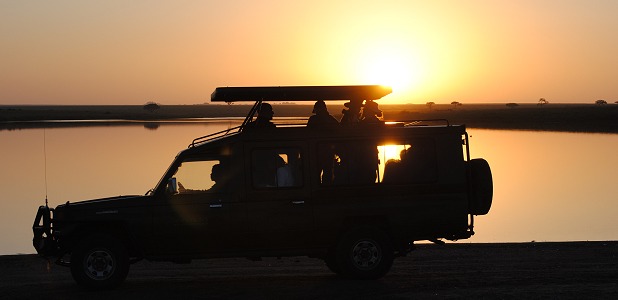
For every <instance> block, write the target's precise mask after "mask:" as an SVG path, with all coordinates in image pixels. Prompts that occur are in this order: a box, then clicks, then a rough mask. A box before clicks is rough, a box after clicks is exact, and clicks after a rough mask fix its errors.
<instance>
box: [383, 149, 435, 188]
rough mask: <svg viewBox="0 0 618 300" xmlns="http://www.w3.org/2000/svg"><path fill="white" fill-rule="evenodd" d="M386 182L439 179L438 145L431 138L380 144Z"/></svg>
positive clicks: (422, 181)
mask: <svg viewBox="0 0 618 300" xmlns="http://www.w3.org/2000/svg"><path fill="white" fill-rule="evenodd" d="M378 149H380V155H381V157H383V159H382V160H383V161H385V163H384V165H383V166H382V165H381V171H382V174H383V176H382V180H381V182H384V183H426V182H432V181H435V180H436V179H437V175H438V174H437V162H436V147H435V143H434V141H433V140H431V139H417V140H412V141H409V142H408V143H405V144H398V145H382V146H379V147H378Z"/></svg>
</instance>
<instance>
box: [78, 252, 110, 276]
mask: <svg viewBox="0 0 618 300" xmlns="http://www.w3.org/2000/svg"><path fill="white" fill-rule="evenodd" d="M84 269H85V271H86V275H88V277H90V278H92V279H94V280H105V279H108V278H110V277H111V276H112V274H114V270H115V269H116V261H115V260H114V256H113V255H112V254H111V253H110V252H109V251H107V250H94V251H91V252H90V253H89V254H88V255H87V256H86V257H85V258H84Z"/></svg>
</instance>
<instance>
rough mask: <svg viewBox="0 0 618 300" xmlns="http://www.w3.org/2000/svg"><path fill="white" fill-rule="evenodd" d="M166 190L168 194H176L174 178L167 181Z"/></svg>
mask: <svg viewBox="0 0 618 300" xmlns="http://www.w3.org/2000/svg"><path fill="white" fill-rule="evenodd" d="M166 190H167V192H168V193H169V194H172V195H174V194H178V182H177V181H176V177H172V178H170V179H168V180H167V188H166Z"/></svg>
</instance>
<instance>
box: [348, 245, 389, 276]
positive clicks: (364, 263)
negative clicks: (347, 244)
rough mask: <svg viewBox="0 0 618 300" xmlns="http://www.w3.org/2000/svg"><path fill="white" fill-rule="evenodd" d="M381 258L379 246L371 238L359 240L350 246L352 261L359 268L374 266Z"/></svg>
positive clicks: (366, 268) (368, 268) (371, 267)
mask: <svg viewBox="0 0 618 300" xmlns="http://www.w3.org/2000/svg"><path fill="white" fill-rule="evenodd" d="M380 260H382V251H381V250H380V246H379V245H378V243H376V242H375V241H373V240H360V241H358V242H356V244H355V245H354V247H353V248H352V262H353V263H354V266H356V267H357V268H359V269H361V270H370V269H373V268H375V267H376V266H377V265H378V264H379V263H380Z"/></svg>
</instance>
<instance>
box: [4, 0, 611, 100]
mask: <svg viewBox="0 0 618 300" xmlns="http://www.w3.org/2000/svg"><path fill="white" fill-rule="evenodd" d="M616 13H618V1H614V0H590V1H579V0H520V1H501V0H487V1H476V0H469V1H427V0H423V1H412V0H409V1H405V0H404V1H387V0H382V1H359V0H357V1H333V0H330V1H322V0H314V1H304V2H302V3H298V2H296V1H275V0H262V1H233V0H228V1H159V0H139V1H136V0H132V1H116V0H113V1H77V0H74V1H0V36H1V38H0V104H143V103H146V102H147V101H156V102H159V103H162V104H195V103H203V102H207V101H208V100H209V97H210V94H211V93H212V91H213V90H214V88H215V87H217V86H244V85H249V86H260V85H337V84H387V85H392V86H393V94H392V95H390V96H388V97H387V98H386V100H387V101H389V102H392V103H394V102H404V103H425V102H427V101H434V102H436V103H450V102H451V101H460V102H462V103H464V104H465V103H481V102H496V103H504V102H521V103H526V102H529V103H535V102H537V101H538V99H539V98H541V97H543V98H546V99H547V100H548V101H549V102H550V103H593V102H594V101H595V100H597V99H605V100H607V101H608V102H614V101H618V84H616V80H617V79H616V78H618V55H616V53H618V38H616V33H617V32H618V18H616Z"/></svg>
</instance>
